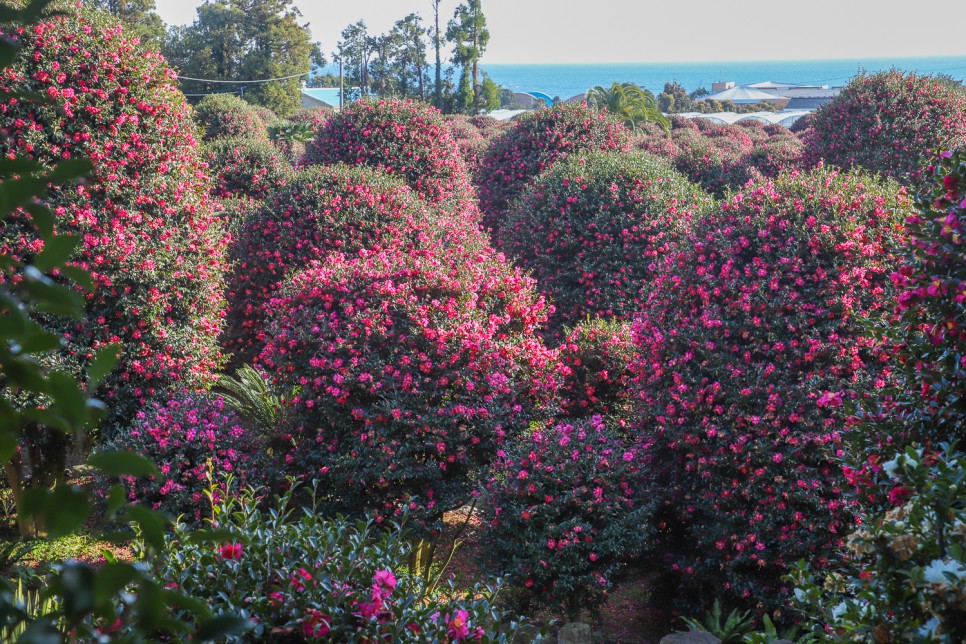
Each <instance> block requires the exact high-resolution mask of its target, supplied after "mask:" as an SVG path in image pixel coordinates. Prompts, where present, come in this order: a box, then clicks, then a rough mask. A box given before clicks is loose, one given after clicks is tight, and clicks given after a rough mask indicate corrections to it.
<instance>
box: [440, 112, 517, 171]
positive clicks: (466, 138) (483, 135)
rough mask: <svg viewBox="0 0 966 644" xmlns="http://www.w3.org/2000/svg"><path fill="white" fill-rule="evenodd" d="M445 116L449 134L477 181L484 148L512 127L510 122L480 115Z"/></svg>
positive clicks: (484, 151) (468, 169)
mask: <svg viewBox="0 0 966 644" xmlns="http://www.w3.org/2000/svg"><path fill="white" fill-rule="evenodd" d="M445 118H446V124H447V125H448V126H449V130H450V134H451V136H452V137H453V140H454V141H456V145H458V146H459V149H460V154H462V155H463V161H464V163H466V169H467V171H468V172H469V173H470V175H471V176H472V177H474V182H475V183H478V182H479V178H478V176H477V175H479V173H480V168H481V165H482V161H483V157H484V156H485V154H486V150H487V149H488V148H489V146H490V144H491V143H492V142H493V140H494V139H496V137H498V136H500V135H501V134H503V133H504V132H506V131H507V130H508V129H510V128H511V127H512V125H511V123H510V122H509V121H497V120H496V119H494V118H491V117H489V116H481V115H480V116H467V115H465V114H448V115H446V117H445Z"/></svg>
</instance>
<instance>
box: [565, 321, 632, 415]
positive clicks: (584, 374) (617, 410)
mask: <svg viewBox="0 0 966 644" xmlns="http://www.w3.org/2000/svg"><path fill="white" fill-rule="evenodd" d="M557 355H558V360H559V361H560V364H561V365H562V366H563V369H562V370H561V371H562V373H561V381H560V388H559V389H558V390H557V395H558V398H559V404H560V414H561V417H562V418H567V419H581V418H590V417H591V416H598V415H599V416H603V418H604V420H605V421H606V422H607V423H608V424H610V425H611V426H612V428H614V429H618V430H626V429H627V428H628V427H629V421H630V419H631V418H632V416H633V404H632V402H633V401H632V398H631V396H632V387H631V372H630V369H629V367H630V365H631V363H632V362H634V361H635V359H636V357H637V353H636V345H635V344H634V337H633V334H632V333H631V325H630V323H629V322H627V321H619V320H603V319H600V318H588V319H586V320H581V321H580V322H578V323H577V324H576V326H574V327H573V328H572V329H569V330H568V332H567V335H566V337H565V338H564V340H563V342H561V343H560V346H559V347H557Z"/></svg>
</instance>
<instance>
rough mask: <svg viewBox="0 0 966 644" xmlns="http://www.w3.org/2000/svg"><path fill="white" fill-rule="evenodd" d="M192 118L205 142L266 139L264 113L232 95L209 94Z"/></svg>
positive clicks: (199, 104)
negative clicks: (242, 138)
mask: <svg viewBox="0 0 966 644" xmlns="http://www.w3.org/2000/svg"><path fill="white" fill-rule="evenodd" d="M194 118H195V121H196V122H197V123H198V125H199V126H200V127H201V131H202V132H203V133H204V140H205V141H214V140H215V139H233V138H238V137H244V138H254V139H259V140H262V141H267V140H268V128H267V127H266V119H265V116H264V114H262V113H259V110H258V108H256V107H255V106H254V105H252V104H250V103H248V102H247V101H245V100H244V99H242V98H239V97H238V96H235V95H234V94H211V95H210V96H206V97H204V98H203V99H201V101H200V102H199V103H198V105H197V106H195V109H194Z"/></svg>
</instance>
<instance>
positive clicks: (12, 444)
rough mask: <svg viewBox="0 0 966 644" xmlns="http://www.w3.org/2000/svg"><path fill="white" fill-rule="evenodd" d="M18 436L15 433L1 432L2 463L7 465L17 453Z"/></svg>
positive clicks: (0, 457) (0, 458)
mask: <svg viewBox="0 0 966 644" xmlns="http://www.w3.org/2000/svg"><path fill="white" fill-rule="evenodd" d="M18 442H19V441H18V440H17V434H16V432H14V431H9V430H0V461H3V462H4V463H6V462H7V461H9V460H10V457H11V456H13V453H14V452H15V451H17V443H18Z"/></svg>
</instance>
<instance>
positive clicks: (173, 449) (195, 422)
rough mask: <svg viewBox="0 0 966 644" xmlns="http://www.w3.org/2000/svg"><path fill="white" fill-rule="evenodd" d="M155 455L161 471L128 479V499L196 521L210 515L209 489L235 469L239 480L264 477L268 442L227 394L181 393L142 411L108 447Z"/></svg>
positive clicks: (248, 481)
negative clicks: (227, 402)
mask: <svg viewBox="0 0 966 644" xmlns="http://www.w3.org/2000/svg"><path fill="white" fill-rule="evenodd" d="M104 449H105V450H108V451H131V452H134V453H136V454H138V455H140V456H144V457H146V458H148V459H150V460H151V461H152V462H153V463H154V464H155V465H156V466H157V468H158V470H159V471H160V475H159V476H152V477H142V478H133V477H131V478H125V480H124V483H125V485H126V487H127V491H128V500H129V501H131V502H132V503H137V504H142V505H146V506H149V507H151V508H153V509H155V510H164V511H165V512H167V513H169V514H171V515H172V516H178V515H184V516H185V518H187V519H188V520H191V521H198V520H200V519H202V518H204V517H208V516H210V512H211V504H210V503H209V501H208V500H207V499H206V497H205V491H206V490H207V489H208V488H209V487H211V485H212V482H213V481H220V480H221V479H222V478H223V477H224V476H225V475H227V474H231V475H232V476H233V477H234V478H235V480H236V481H237V482H238V483H239V484H240V485H259V484H261V483H262V482H264V481H265V480H266V479H265V471H266V467H265V466H266V465H268V463H267V462H266V461H265V456H264V453H265V445H264V441H263V440H262V439H261V437H260V436H258V435H257V434H255V433H253V432H252V431H251V430H250V429H248V428H247V427H246V426H245V424H244V423H243V422H242V419H241V418H239V416H238V415H237V414H235V413H234V412H233V411H231V410H230V409H228V408H227V406H226V405H225V401H224V399H222V398H221V397H220V396H212V395H209V394H191V393H180V394H175V395H173V396H171V397H170V398H169V399H168V400H166V401H164V402H160V403H156V404H154V405H152V406H151V407H149V408H148V409H146V410H142V411H139V412H138V413H137V416H136V417H135V419H134V421H133V423H132V424H131V427H130V428H128V429H127V430H125V431H124V432H123V433H121V434H119V435H118V436H117V437H116V438H115V439H114V440H113V441H112V442H110V443H108V444H107V445H105V446H104Z"/></svg>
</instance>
